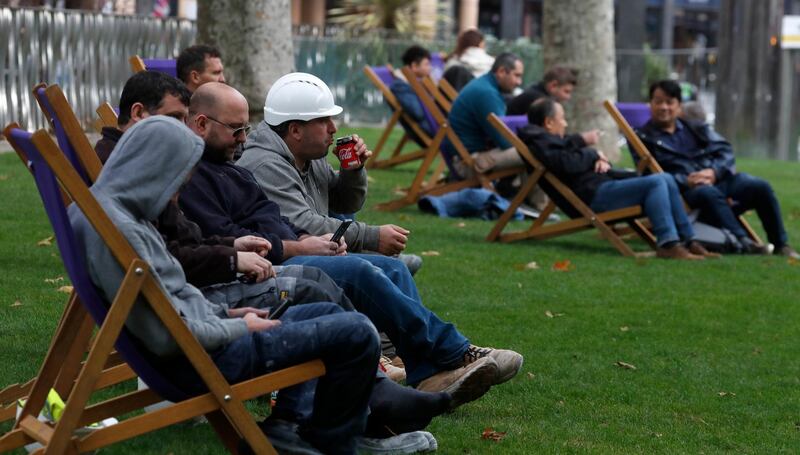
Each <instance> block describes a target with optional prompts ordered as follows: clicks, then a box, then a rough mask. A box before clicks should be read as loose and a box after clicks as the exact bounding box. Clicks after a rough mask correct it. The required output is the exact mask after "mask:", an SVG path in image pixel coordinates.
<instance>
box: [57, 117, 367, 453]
mask: <svg viewBox="0 0 800 455" xmlns="http://www.w3.org/2000/svg"><path fill="white" fill-rule="evenodd" d="M203 148H204V145H203V141H202V140H201V139H200V138H198V137H197V136H196V135H195V134H193V133H192V132H191V131H190V130H189V129H188V128H186V126H185V125H183V124H182V123H180V122H179V121H177V120H175V119H172V118H167V117H164V116H154V117H151V118H148V119H145V120H142V121H141V122H138V123H137V124H136V125H134V126H133V127H132V128H131V129H130V130H128V132H127V133H126V134H125V135H124V136H123V138H122V139H121V140H120V142H119V144H118V146H117V149H116V151H117V153H113V154H112V155H111V158H110V159H109V160H108V162H107V163H106V165H105V167H104V168H103V171H102V172H101V174H100V177H99V178H98V180H97V182H96V183H95V184H94V185H93V186H92V188H91V191H92V193H93V194H94V196H95V198H96V199H97V200H98V202H99V203H100V205H101V206H102V207H103V208H104V210H105V211H106V213H107V214H108V216H109V217H110V219H111V221H112V222H113V223H114V224H115V225H116V226H117V228H118V229H119V230H120V232H121V233H122V234H123V236H124V237H125V238H126V239H127V241H128V242H129V243H130V245H131V246H132V247H133V249H134V250H135V251H136V252H137V254H138V255H139V256H140V257H141V258H142V259H143V260H145V261H146V262H147V263H148V264H149V265H150V267H151V269H152V271H153V273H154V275H155V277H156V279H157V280H158V282H159V283H160V285H161V287H162V289H163V290H164V293H165V294H166V296H167V297H168V298H169V300H170V302H171V303H172V305H173V306H174V307H175V309H176V310H177V311H178V312H179V314H180V315H181V317H182V318H183V320H184V321H185V323H186V325H187V326H188V328H189V330H190V331H191V332H192V334H193V335H194V336H195V337H196V338H197V340H198V341H199V342H200V344H201V345H202V346H203V348H205V349H206V350H207V351H208V352H209V354H210V355H211V358H212V359H213V361H214V362H215V363H216V364H217V366H218V367H219V368H220V371H221V372H222V374H223V375H224V376H225V378H226V379H227V380H228V381H230V382H239V381H242V380H245V379H248V378H251V377H254V376H257V375H261V374H264V373H268V372H270V371H274V370H278V369H281V368H284V367H287V366H290V365H292V364H296V363H300V362H303V361H307V360H311V359H314V358H321V359H322V361H323V362H324V364H325V368H326V375H325V376H323V377H322V378H320V379H319V381H318V383H317V387H316V398H315V401H314V411H313V414H312V417H311V419H310V420H309V421H308V423H307V424H305V425H304V427H303V428H302V430H301V435H302V436H303V438H304V439H305V441H308V442H309V443H310V444H312V445H313V446H314V447H316V448H318V449H320V450H324V451H325V452H326V453H342V454H351V453H355V438H356V436H358V435H360V434H362V433H363V432H364V428H365V424H366V419H367V403H368V400H369V396H370V393H371V390H372V385H373V383H374V378H375V370H376V365H377V361H378V356H379V346H378V334H377V332H376V330H375V328H374V326H373V325H372V324H371V323H370V322H369V320H368V319H367V318H366V317H365V316H363V315H361V314H358V313H355V312H344V311H343V310H342V309H341V308H340V307H339V306H337V305H334V304H328V303H317V304H306V305H300V306H296V307H292V308H289V310H288V311H287V312H286V313H285V314H284V315H283V317H281V319H280V321H272V320H267V319H263V318H262V317H261V316H260V313H259V312H257V311H255V310H254V309H253V308H248V307H244V308H237V309H227V308H225V307H224V306H222V305H219V304H216V303H214V302H211V301H209V300H207V299H206V298H205V297H203V294H202V293H201V292H200V291H199V290H198V289H197V288H195V287H194V286H192V285H190V284H188V283H187V282H186V278H185V275H184V273H183V269H181V266H180V264H179V263H178V262H177V261H176V260H175V258H174V257H172V256H171V255H170V254H169V253H168V251H167V249H166V246H165V244H164V241H163V239H162V237H161V235H160V234H159V232H158V231H157V230H156V228H155V227H154V226H153V225H152V223H151V220H154V219H156V218H157V217H158V215H159V214H160V213H161V212H162V211H163V210H164V208H165V207H166V205H167V203H168V202H169V200H170V199H171V198H173V197H174V195H176V194H177V193H178V190H179V189H180V187H181V185H183V183H184V182H185V181H186V180H187V179H188V178H189V176H190V175H191V172H192V170H193V168H194V167H195V166H196V165H197V163H198V162H199V161H200V158H201V157H202V155H203ZM126 149H131V151H130V152H127V153H126V152H125V151H126ZM133 151H135V153H133ZM69 216H70V222H71V224H72V226H73V229H74V230H75V235H76V236H77V237H78V239H79V241H80V242H81V243H82V245H83V246H84V254H85V257H86V260H87V264H88V268H89V274H90V276H91V278H92V281H93V282H94V284H95V285H96V286H97V287H98V288H99V289H100V292H101V294H102V295H103V296H104V297H105V298H106V299H108V300H109V301H111V300H112V299H113V298H114V296H115V295H116V293H117V290H118V289H119V286H120V284H121V282H122V279H123V276H124V273H125V271H124V270H123V268H122V267H121V266H120V265H119V264H118V263H117V261H116V259H115V258H114V256H113V254H112V253H111V250H110V249H109V248H108V247H107V246H106V245H105V243H104V242H103V241H102V240H101V239H100V237H99V236H98V235H97V233H96V232H95V230H94V229H93V228H92V227H91V225H90V223H89V222H88V220H87V219H86V217H85V216H84V215H83V213H82V212H81V211H80V209H78V207H76V206H75V205H74V204H73V205H72V206H71V207H70V208H69ZM125 325H126V327H127V328H128V330H130V332H131V334H132V335H133V336H134V337H135V338H136V339H137V340H138V341H139V342H141V344H142V346H144V348H146V349H147V350H148V351H149V352H150V353H151V354H152V355H153V356H154V357H155V358H157V359H158V361H159V363H161V364H162V372H163V373H164V374H166V375H167V376H169V377H172V378H173V380H176V381H178V382H180V383H182V386H183V387H185V388H186V389H187V390H190V391H192V392H200V390H199V389H198V386H199V384H198V382H199V381H198V380H197V376H196V374H195V372H194V371H193V369H192V368H190V367H186V366H187V365H188V364H187V361H186V359H185V357H183V356H182V355H181V351H180V350H179V349H178V347H177V344H176V343H175V341H174V340H173V339H172V337H171V336H170V335H169V334H168V332H167V331H166V329H165V328H164V326H163V324H162V323H161V322H160V320H159V319H158V317H157V316H156V315H155V313H154V312H153V311H152V309H151V308H150V307H149V305H148V304H147V303H146V302H143V301H138V302H136V303H135V304H134V307H133V309H132V310H131V313H130V315H129V317H128V319H127V321H126V323H125ZM292 389H294V388H290V389H287V390H285V391H284V392H283V394H286V395H288V396H290V395H291V394H292V392H293V391H292ZM287 398H289V397H287ZM300 442H302V441H300ZM309 449H310V447H309Z"/></svg>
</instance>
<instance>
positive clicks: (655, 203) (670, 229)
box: [590, 173, 694, 246]
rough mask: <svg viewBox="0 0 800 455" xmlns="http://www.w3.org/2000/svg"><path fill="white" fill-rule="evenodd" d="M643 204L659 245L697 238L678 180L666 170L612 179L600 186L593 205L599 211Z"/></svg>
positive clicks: (593, 208)
mask: <svg viewBox="0 0 800 455" xmlns="http://www.w3.org/2000/svg"><path fill="white" fill-rule="evenodd" d="M632 205H641V206H642V208H644V213H646V214H647V217H648V218H650V224H652V225H653V234H655V236H656V240H657V243H658V246H663V245H664V244H665V243H668V242H675V241H678V240H691V239H692V238H694V230H692V223H691V222H689V218H688V217H687V216H686V210H684V208H683V200H682V199H681V193H680V192H679V191H678V185H677V184H676V183H675V179H674V178H673V177H672V176H671V175H670V174H666V173H660V174H652V175H647V176H644V177H634V178H630V179H623V180H612V181H610V182H606V183H603V184H602V185H600V186H599V187H597V192H595V194H594V199H592V203H591V204H590V206H591V207H592V210H594V211H595V212H605V211H608V210H614V209H621V208H624V207H630V206H632Z"/></svg>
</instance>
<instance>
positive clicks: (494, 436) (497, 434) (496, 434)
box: [481, 427, 506, 442]
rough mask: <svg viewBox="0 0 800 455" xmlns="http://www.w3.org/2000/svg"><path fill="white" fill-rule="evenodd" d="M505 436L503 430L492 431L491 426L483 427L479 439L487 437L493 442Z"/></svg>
mask: <svg viewBox="0 0 800 455" xmlns="http://www.w3.org/2000/svg"><path fill="white" fill-rule="evenodd" d="M505 437H506V432H505V431H494V429H493V428H492V427H486V428H484V429H483V433H481V439H488V440H490V441H494V442H500V441H501V440H502V439H503V438H505Z"/></svg>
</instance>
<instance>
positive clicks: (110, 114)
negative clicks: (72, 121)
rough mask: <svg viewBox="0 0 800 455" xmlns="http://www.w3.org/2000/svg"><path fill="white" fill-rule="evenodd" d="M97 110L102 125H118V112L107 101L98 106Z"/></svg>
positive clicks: (114, 126)
mask: <svg viewBox="0 0 800 455" xmlns="http://www.w3.org/2000/svg"><path fill="white" fill-rule="evenodd" d="M95 112H97V116H98V117H100V126H103V127H111V128H116V127H117V118H118V116H117V112H116V111H115V110H114V107H113V106H111V104H109V103H108V102H107V101H106V102H104V103H103V104H101V105H100V106H98V108H97V109H95Z"/></svg>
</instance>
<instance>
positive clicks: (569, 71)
mask: <svg viewBox="0 0 800 455" xmlns="http://www.w3.org/2000/svg"><path fill="white" fill-rule="evenodd" d="M542 81H543V82H544V83H545V84H547V83H549V82H552V81H556V82H557V83H558V85H564V84H571V85H578V70H577V69H575V68H569V67H566V66H554V67H552V68H550V69H549V70H547V71H546V72H545V73H544V77H543V78H542Z"/></svg>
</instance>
